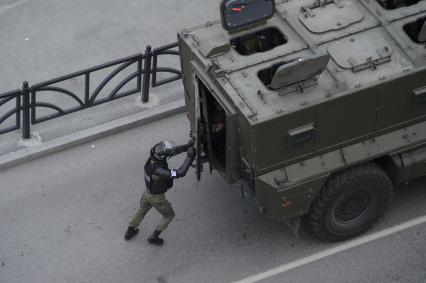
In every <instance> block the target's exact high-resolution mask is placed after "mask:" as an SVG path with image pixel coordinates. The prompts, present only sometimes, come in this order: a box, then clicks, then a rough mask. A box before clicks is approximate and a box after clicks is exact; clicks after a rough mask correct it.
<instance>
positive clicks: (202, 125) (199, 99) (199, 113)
mask: <svg viewBox="0 0 426 283" xmlns="http://www.w3.org/2000/svg"><path fill="white" fill-rule="evenodd" d="M194 103H195V105H194V112H195V117H194V122H195V126H194V130H195V133H194V137H195V145H196V150H197V157H196V174H197V179H198V180H201V173H202V172H203V165H204V162H207V161H208V162H209V169H210V173H211V172H212V171H213V160H212V156H213V155H212V144H211V136H210V124H209V115H208V106H207V99H206V93H205V87H204V85H203V84H200V81H199V78H198V77H195V89H194Z"/></svg>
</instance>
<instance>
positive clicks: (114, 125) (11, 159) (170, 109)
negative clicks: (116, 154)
mask: <svg viewBox="0 0 426 283" xmlns="http://www.w3.org/2000/svg"><path fill="white" fill-rule="evenodd" d="M183 112H185V100H184V99H180V100H177V101H174V102H172V103H168V104H164V105H160V106H157V107H155V108H153V109H149V110H144V111H142V112H141V113H137V114H133V115H130V116H126V117H123V118H119V119H116V120H114V121H111V122H107V123H104V124H100V125H97V126H94V127H91V128H88V129H85V130H82V131H79V132H76V133H72V134H69V135H66V136H63V137H60V138H57V139H54V140H50V141H46V142H43V143H42V144H40V145H38V146H35V147H31V148H25V149H21V150H18V151H15V152H12V153H9V154H6V155H3V156H0V170H4V169H7V168H9V167H13V166H16V165H19V164H22V163H24V162H27V161H30V160H34V159H37V158H39V157H42V156H45V155H48V154H51V153H55V152H58V151H62V150H64V149H68V148H71V147H75V146H78V145H81V144H84V143H87V142H90V141H93V140H97V139H100V138H103V137H105V136H109V135H113V134H117V133H119V132H122V131H126V130H129V129H132V128H136V127H138V126H141V125H145V124H149V123H152V122H155V121H157V120H161V119H164V118H167V117H170V116H173V115H176V114H180V113H183Z"/></svg>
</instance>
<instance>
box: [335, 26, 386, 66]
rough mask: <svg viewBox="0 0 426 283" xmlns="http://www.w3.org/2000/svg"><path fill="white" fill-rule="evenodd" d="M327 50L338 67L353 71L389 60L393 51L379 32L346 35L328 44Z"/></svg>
mask: <svg viewBox="0 0 426 283" xmlns="http://www.w3.org/2000/svg"><path fill="white" fill-rule="evenodd" d="M327 51H328V54H330V56H331V58H333V60H334V61H335V62H336V64H337V65H338V66H339V67H340V68H343V69H351V70H352V71H353V72H354V73H355V72H359V71H362V70H365V69H376V68H377V66H378V65H381V64H384V63H386V62H389V61H391V60H392V58H391V56H392V52H393V50H392V47H391V46H390V45H389V43H388V42H387V41H386V39H384V38H383V36H382V35H381V34H380V33H374V34H369V35H368V36H366V35H365V34H364V35H358V36H350V37H346V38H344V39H342V40H339V41H335V42H333V43H332V44H330V46H329V47H328V49H327Z"/></svg>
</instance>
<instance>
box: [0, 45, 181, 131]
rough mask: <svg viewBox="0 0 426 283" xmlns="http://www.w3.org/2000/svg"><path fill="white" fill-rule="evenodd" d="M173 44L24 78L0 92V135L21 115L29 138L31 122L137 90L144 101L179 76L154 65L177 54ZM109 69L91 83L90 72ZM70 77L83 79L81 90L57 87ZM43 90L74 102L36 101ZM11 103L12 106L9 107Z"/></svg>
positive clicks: (18, 124)
mask: <svg viewBox="0 0 426 283" xmlns="http://www.w3.org/2000/svg"><path fill="white" fill-rule="evenodd" d="M177 46H178V44H177V43H172V44H168V45H165V46H162V47H159V48H155V49H154V50H152V48H151V46H149V45H148V46H147V47H146V50H145V52H144V53H140V54H135V55H133V56H129V57H126V58H123V59H119V60H116V61H113V62H109V63H106V64H102V65H99V66H96V67H92V68H88V69H85V70H82V71H79V72H75V73H72V74H69V75H66V76H62V77H59V78H55V79H52V80H49V81H45V82H42V83H39V84H35V85H32V86H29V84H28V82H26V81H25V82H24V83H23V85H22V89H20V90H14V91H10V92H7V93H4V94H0V110H1V108H2V107H5V106H6V104H9V108H11V109H9V108H8V110H7V112H6V113H5V114H4V115H3V116H1V117H0V135H1V134H5V133H8V132H11V131H15V130H18V129H20V128H21V115H22V136H23V138H24V139H29V138H30V137H31V134H30V132H31V125H35V124H39V123H42V122H45V121H48V120H51V119H54V118H57V117H61V116H64V115H67V114H70V113H74V112H77V111H80V110H83V109H87V108H90V107H93V106H96V105H99V104H102V103H106V102H109V101H113V100H115V99H118V98H122V97H125V96H129V95H132V94H136V93H140V92H142V102H144V103H146V102H148V100H149V91H150V88H154V87H157V86H160V85H164V84H168V83H171V82H174V81H177V80H180V79H181V78H182V72H181V70H180V69H175V68H169V67H159V66H158V65H159V64H158V61H159V57H161V56H164V55H174V56H179V51H178V50H176V48H177ZM132 67H133V68H135V70H134V71H133V72H131V73H130V74H128V75H126V76H125V77H124V78H122V79H120V80H119V82H118V83H117V84H116V85H114V87H113V88H112V90H110V91H108V94H107V96H106V97H103V98H100V97H99V96H100V95H99V94H100V93H101V91H103V90H104V89H105V87H106V85H107V84H108V83H110V82H111V81H112V80H113V79H116V78H117V77H118V75H120V74H121V75H123V73H124V72H125V71H127V72H128V70H129V68H132ZM110 68H114V70H113V71H112V72H111V73H109V74H108V75H107V76H106V77H105V78H104V79H102V80H101V82H100V83H98V84H96V83H94V82H93V80H92V75H93V74H94V73H96V72H99V71H105V70H108V69H110ZM158 73H165V74H172V75H171V76H169V77H167V78H165V79H162V80H158V76H157V74H158ZM73 79H78V80H83V81H84V90H83V93H76V92H75V91H72V90H70V89H67V88H64V87H61V86H58V84H60V83H63V82H66V81H69V80H73ZM133 81H135V87H133V88H131V89H127V90H124V89H125V87H128V86H129V83H130V82H133ZM92 89H93V90H92ZM43 92H50V93H55V94H57V95H64V96H66V97H68V98H70V99H71V100H72V101H73V102H74V103H75V105H74V106H72V107H68V108H66V109H63V108H61V107H60V106H58V105H57V104H55V103H53V102H52V103H51V102H42V101H39V95H40V94H41V93H43ZM12 102H13V106H10V104H11V103H12ZM41 108H45V109H50V110H52V111H54V113H53V114H44V115H40V116H38V112H39V111H38V110H39V109H41ZM0 113H2V112H0ZM10 119H14V120H13V121H14V122H13V124H12V125H10V124H11V123H9V125H8V126H3V128H2V125H4V124H5V122H6V121H8V120H10Z"/></svg>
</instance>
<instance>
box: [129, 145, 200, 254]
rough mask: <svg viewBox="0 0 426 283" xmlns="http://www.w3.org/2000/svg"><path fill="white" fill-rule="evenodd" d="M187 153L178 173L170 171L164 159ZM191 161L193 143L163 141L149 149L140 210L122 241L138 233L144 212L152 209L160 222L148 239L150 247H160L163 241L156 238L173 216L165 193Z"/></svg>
mask: <svg viewBox="0 0 426 283" xmlns="http://www.w3.org/2000/svg"><path fill="white" fill-rule="evenodd" d="M185 151H186V152H187V157H186V159H185V161H184V163H183V164H182V166H181V167H180V168H179V169H178V170H170V169H169V166H168V164H167V158H169V157H172V156H174V155H178V154H180V153H183V152H185ZM194 158H195V148H194V142H193V141H192V140H191V141H190V142H189V143H188V144H185V145H181V146H177V147H175V146H174V144H173V143H171V142H167V141H163V142H160V143H158V144H157V145H155V146H154V147H153V148H152V149H151V153H150V157H149V158H148V160H147V161H146V163H145V166H144V169H145V185H146V190H145V192H144V193H143V194H142V198H141V202H140V208H139V210H138V211H137V212H136V215H135V216H134V217H133V219H132V221H131V222H130V224H129V228H128V229H127V232H126V234H125V236H124V239H125V240H127V241H128V240H130V239H131V238H132V237H133V236H135V235H136V234H137V233H138V232H139V229H138V227H139V225H140V223H141V221H142V220H143V218H144V217H145V215H146V213H147V212H148V211H149V210H150V209H151V208H152V207H154V208H155V209H156V210H157V211H158V212H159V213H161V215H163V219H162V220H161V222H160V223H159V224H158V226H157V228H156V229H155V231H154V232H153V233H152V235H151V236H149V238H148V242H149V243H150V244H155V245H162V244H163V242H164V240H163V239H161V238H159V237H158V236H159V235H160V233H161V232H163V231H164V230H165V229H166V228H167V226H168V225H169V223H170V222H171V221H172V220H173V218H174V217H175V212H174V211H173V208H172V205H171V204H170V202H169V201H168V200H167V199H166V196H165V193H166V192H167V190H169V189H170V188H171V187H172V186H173V179H177V178H180V177H184V176H185V175H186V172H187V171H188V169H189V167H190V166H191V164H192V162H193V161H194Z"/></svg>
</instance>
